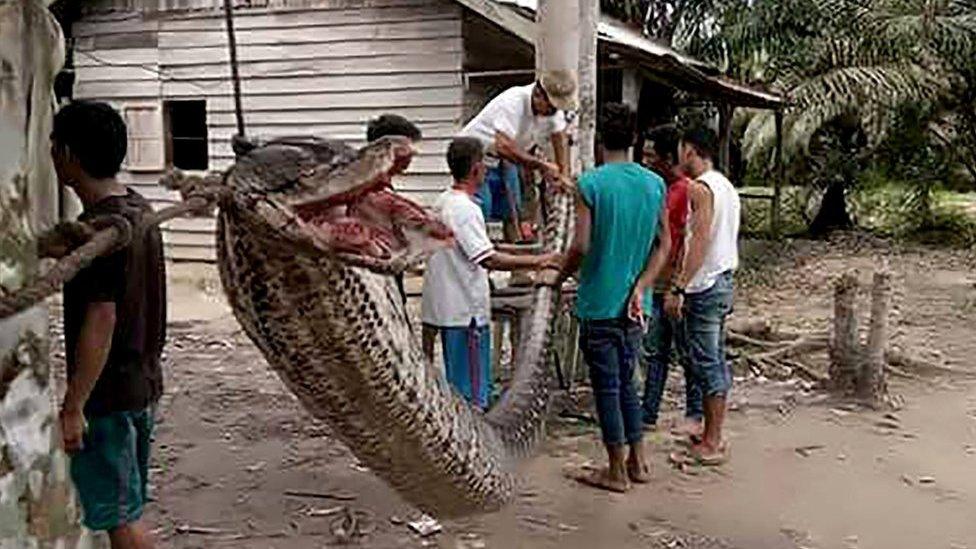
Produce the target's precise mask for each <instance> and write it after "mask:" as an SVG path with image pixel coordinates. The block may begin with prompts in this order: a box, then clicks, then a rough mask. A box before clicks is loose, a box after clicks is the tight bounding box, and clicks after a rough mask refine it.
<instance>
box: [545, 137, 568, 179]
mask: <svg viewBox="0 0 976 549" xmlns="http://www.w3.org/2000/svg"><path fill="white" fill-rule="evenodd" d="M549 139H550V141H551V142H552V150H553V154H554V155H555V156H556V164H557V165H558V166H559V173H560V174H562V176H563V177H566V178H568V177H569V169H570V165H569V136H567V135H566V132H556V133H554V134H552V137H550V138H549Z"/></svg>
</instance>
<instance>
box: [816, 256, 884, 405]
mask: <svg viewBox="0 0 976 549" xmlns="http://www.w3.org/2000/svg"><path fill="white" fill-rule="evenodd" d="M858 287H859V284H858V279H857V273H856V272H854V271H852V272H848V273H845V274H844V275H843V276H842V277H841V278H840V280H838V281H837V283H836V284H835V286H834V335H833V338H832V341H831V345H830V370H829V375H830V385H831V387H832V388H833V389H834V391H836V392H838V393H840V394H842V395H844V396H856V397H857V398H859V399H861V400H862V401H864V403H865V404H868V405H870V406H872V407H875V408H878V407H881V406H883V405H885V403H887V402H888V384H887V381H886V379H885V369H886V367H887V365H888V362H887V357H886V350H887V349H888V339H889V320H888V317H889V314H890V312H891V295H892V287H891V273H890V272H888V270H887V269H882V270H880V271H878V272H876V273H875V274H874V281H873V284H872V287H871V323H870V326H869V328H868V341H867V345H862V343H861V337H860V333H859V331H858V321H857V313H856V302H857V291H858Z"/></svg>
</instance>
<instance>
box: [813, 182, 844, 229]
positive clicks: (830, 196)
mask: <svg viewBox="0 0 976 549" xmlns="http://www.w3.org/2000/svg"><path fill="white" fill-rule="evenodd" d="M846 188H847V184H846V183H845V182H842V181H837V182H834V183H831V184H830V186H829V187H827V192H826V193H824V197H823V200H822V201H821V202H820V211H818V212H817V215H816V217H814V218H813V223H811V224H810V234H811V235H813V236H823V235H826V234H827V233H829V232H830V231H833V230H836V229H850V228H851V227H853V226H854V222H853V221H852V220H851V215H850V213H848V211H847V192H846Z"/></svg>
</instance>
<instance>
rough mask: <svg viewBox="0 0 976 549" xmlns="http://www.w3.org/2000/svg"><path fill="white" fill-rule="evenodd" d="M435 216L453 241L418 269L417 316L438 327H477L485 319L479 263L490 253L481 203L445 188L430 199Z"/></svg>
mask: <svg viewBox="0 0 976 549" xmlns="http://www.w3.org/2000/svg"><path fill="white" fill-rule="evenodd" d="M434 211H435V213H436V214H437V216H438V218H439V219H440V220H441V221H443V222H444V223H445V224H446V225H447V226H448V227H450V229H451V230H452V231H454V241H455V245H454V246H452V247H450V248H444V249H441V250H438V251H437V252H435V253H434V254H433V255H432V256H431V257H430V259H429V260H428V262H427V269H426V271H425V272H424V292H423V301H422V305H421V318H422V320H423V322H424V324H430V325H433V326H438V327H441V328H459V327H467V326H469V325H470V324H471V319H472V318H473V319H475V321H476V322H477V324H478V326H485V325H487V324H488V322H489V321H490V320H491V290H490V288H489V286H488V271H487V270H486V269H485V268H484V267H482V266H481V264H480V263H481V262H482V261H484V260H485V259H486V258H488V257H490V256H491V255H492V254H493V253H495V247H494V245H493V244H492V243H491V240H490V239H489V238H488V230H487V228H486V226H485V217H484V215H483V214H482V213H481V207H480V206H478V204H476V203H475V201H474V200H473V199H472V198H471V196H469V195H468V194H467V193H466V192H464V191H459V190H456V189H448V190H446V191H444V192H443V193H442V194H441V195H440V196H439V197H438V198H437V201H436V202H435V203H434Z"/></svg>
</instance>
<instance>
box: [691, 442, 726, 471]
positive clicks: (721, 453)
mask: <svg viewBox="0 0 976 549" xmlns="http://www.w3.org/2000/svg"><path fill="white" fill-rule="evenodd" d="M688 457H689V458H690V459H691V460H692V461H693V462H694V463H695V464H697V465H702V466H705V467H717V466H719V465H724V464H725V463H726V462H727V461H728V460H729V455H728V448H727V447H726V445H725V444H722V446H721V447H719V450H718V452H717V453H715V454H710V455H704V454H702V453H701V452H699V451H698V450H696V449H695V448H691V449H690V450H689V451H688Z"/></svg>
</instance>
